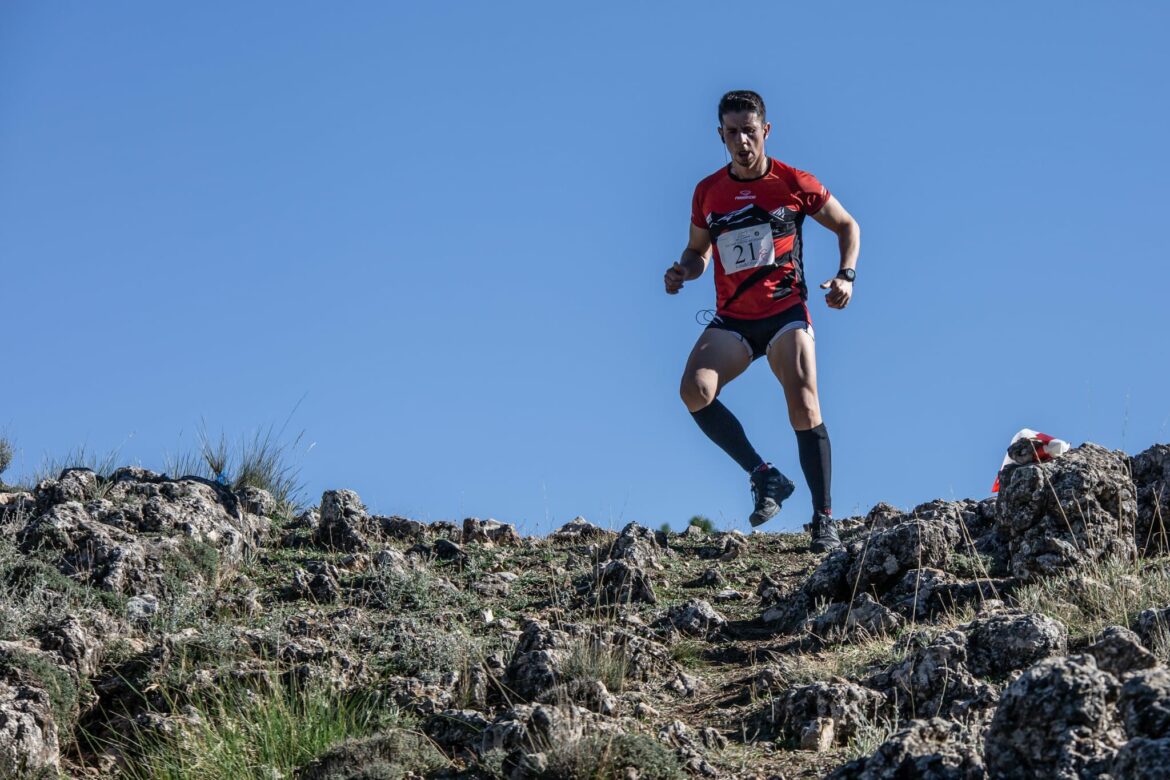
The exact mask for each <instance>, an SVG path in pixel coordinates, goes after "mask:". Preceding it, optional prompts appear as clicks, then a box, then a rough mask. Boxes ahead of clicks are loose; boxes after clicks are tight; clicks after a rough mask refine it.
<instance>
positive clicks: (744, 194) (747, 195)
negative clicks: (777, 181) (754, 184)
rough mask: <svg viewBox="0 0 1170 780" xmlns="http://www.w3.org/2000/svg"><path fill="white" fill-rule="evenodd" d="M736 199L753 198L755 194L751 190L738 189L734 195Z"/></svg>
mask: <svg viewBox="0 0 1170 780" xmlns="http://www.w3.org/2000/svg"><path fill="white" fill-rule="evenodd" d="M735 199H736V200H755V199H756V194H755V193H754V192H752V191H751V190H740V191H739V194H738V195H736V196H735Z"/></svg>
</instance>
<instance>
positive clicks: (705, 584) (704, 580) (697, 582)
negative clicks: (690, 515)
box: [682, 526, 727, 588]
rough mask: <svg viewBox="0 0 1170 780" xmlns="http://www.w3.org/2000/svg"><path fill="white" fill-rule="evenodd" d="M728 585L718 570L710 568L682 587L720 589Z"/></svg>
mask: <svg viewBox="0 0 1170 780" xmlns="http://www.w3.org/2000/svg"><path fill="white" fill-rule="evenodd" d="M692 527H693V526H692ZM726 584H727V578H726V577H724V576H723V574H722V573H721V572H720V571H719V570H718V569H716V568H714V567H710V568H707V569H704V570H703V573H702V574H700V575H699V576H698V577H696V578H695V579H693V580H689V581H687V582H684V583H683V584H682V586H683V587H684V588H719V587H722V586H724V585H726Z"/></svg>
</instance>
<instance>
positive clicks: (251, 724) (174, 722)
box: [117, 678, 411, 780]
mask: <svg viewBox="0 0 1170 780" xmlns="http://www.w3.org/2000/svg"><path fill="white" fill-rule="evenodd" d="M169 723H170V728H167V729H151V730H148V729H146V728H143V727H137V728H136V729H135V730H134V731H133V732H132V733H131V734H130V736H129V739H128V742H127V743H126V744H121V745H118V746H117V747H119V748H120V749H122V750H123V751H125V754H126V755H127V756H128V758H129V759H130V760H129V765H128V766H127V768H126V769H125V770H124V776H125V777H126V778H128V779H129V780H148V778H149V779H150V780H185V779H186V778H191V777H198V778H201V779H205V780H245V779H247V778H256V780H271V778H273V777H287V776H289V775H290V774H291V773H292V771H293V770H294V769H296V768H298V767H300V766H303V765H304V764H307V763H308V762H309V761H310V760H312V759H314V758H316V757H317V756H319V755H321V754H322V753H324V752H325V751H327V750H328V749H329V748H331V747H333V746H335V745H337V744H338V743H341V742H342V741H343V740H346V739H352V738H355V737H362V736H366V735H372V734H375V733H378V732H384V731H386V730H388V729H402V728H409V727H410V726H411V722H410V720H409V719H408V718H406V717H405V716H404V715H403V714H402V713H400V712H399V710H398V709H397V708H396V707H394V706H392V705H390V704H388V703H387V702H385V701H381V700H380V699H378V698H377V697H372V696H350V695H346V694H344V693H341V692H338V691H336V690H329V689H327V688H325V687H317V686H309V687H306V688H301V687H298V686H292V687H289V686H286V685H282V684H280V683H278V682H276V681H275V679H274V678H267V679H265V680H263V681H262V682H261V684H259V685H256V684H252V685H245V684H243V683H234V684H229V685H227V686H224V687H222V688H214V689H210V690H207V691H205V692H203V695H202V696H200V697H196V698H195V699H194V700H193V701H192V703H191V707H190V708H188V709H186V710H185V711H184V714H183V715H182V716H172V717H171V718H170V719H169Z"/></svg>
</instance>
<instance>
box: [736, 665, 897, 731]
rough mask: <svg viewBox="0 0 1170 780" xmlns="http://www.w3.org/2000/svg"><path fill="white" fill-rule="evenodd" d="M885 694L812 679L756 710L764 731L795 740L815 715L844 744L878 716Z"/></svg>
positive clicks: (860, 687) (850, 684) (852, 685)
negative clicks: (830, 725) (830, 726)
mask: <svg viewBox="0 0 1170 780" xmlns="http://www.w3.org/2000/svg"><path fill="white" fill-rule="evenodd" d="M885 702H886V697H885V696H883V695H882V694H881V693H878V692H877V691H874V690H871V689H869V688H865V687H863V686H860V685H856V684H854V683H850V682H845V681H840V682H832V683H828V682H815V683H812V684H811V685H802V686H799V687H796V688H792V689H791V690H789V691H788V692H786V693H784V694H783V695H781V696H778V697H776V698H774V699H773V700H772V701H771V702H770V703H769V704H768V705H767V706H766V707H765V708H764V709H763V711H762V712H761V713H760V716H759V720H760V721H761V723H762V724H763V726H764V729H765V731H772V732H774V733H777V734H781V735H784V736H785V737H787V738H789V739H799V738H800V736H801V733H802V732H803V731H804V730H805V729H806V728H807V727H808V726H809V725H810V724H813V723H814V721H816V720H817V719H818V718H828V719H830V720H831V721H832V723H833V734H834V739H835V741H836V742H837V744H842V745H843V744H845V743H846V742H848V741H849V740H850V739H851V738H852V737H853V736H854V735H855V734H856V733H857V729H858V728H859V727H860V726H862V725H864V724H867V723H873V722H875V721H876V720H877V719H878V713H879V712H880V711H881V709H882V707H883V706H884V704H885Z"/></svg>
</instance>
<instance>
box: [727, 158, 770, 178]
mask: <svg viewBox="0 0 1170 780" xmlns="http://www.w3.org/2000/svg"><path fill="white" fill-rule="evenodd" d="M731 172H732V173H733V174H735V176H736V178H738V179H758V178H760V177H761V176H763V175H764V174H765V173H767V172H768V155H767V154H761V155H760V156H759V157H758V158H757V159H756V162H755V164H754V165H752V166H750V167H748V166H743V165H740V164H739V163H737V162H735V161H734V160H732V161H731Z"/></svg>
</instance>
